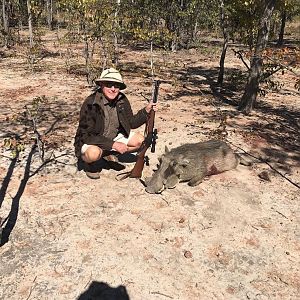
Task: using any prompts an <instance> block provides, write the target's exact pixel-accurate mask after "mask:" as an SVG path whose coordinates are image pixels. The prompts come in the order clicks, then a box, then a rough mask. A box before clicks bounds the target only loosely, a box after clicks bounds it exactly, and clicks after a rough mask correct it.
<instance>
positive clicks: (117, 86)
mask: <svg viewBox="0 0 300 300" xmlns="http://www.w3.org/2000/svg"><path fill="white" fill-rule="evenodd" d="M103 85H104V86H105V87H107V88H112V87H114V88H115V89H120V88H121V86H122V85H121V84H120V83H117V82H113V81H111V82H110V81H106V82H103Z"/></svg>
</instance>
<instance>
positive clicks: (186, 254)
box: [183, 251, 193, 258]
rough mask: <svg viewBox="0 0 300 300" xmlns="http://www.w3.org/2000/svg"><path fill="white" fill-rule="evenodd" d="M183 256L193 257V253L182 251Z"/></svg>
mask: <svg viewBox="0 0 300 300" xmlns="http://www.w3.org/2000/svg"><path fill="white" fill-rule="evenodd" d="M183 255H184V257H185V258H192V257H193V254H192V252H191V251H184V254H183Z"/></svg>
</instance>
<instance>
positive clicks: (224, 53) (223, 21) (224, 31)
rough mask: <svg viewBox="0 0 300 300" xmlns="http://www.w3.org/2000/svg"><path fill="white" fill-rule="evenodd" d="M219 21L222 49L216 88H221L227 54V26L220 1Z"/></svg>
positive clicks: (222, 4) (221, 0)
mask: <svg viewBox="0 0 300 300" xmlns="http://www.w3.org/2000/svg"><path fill="white" fill-rule="evenodd" d="M219 2H220V17H221V18H220V19H221V27H222V31H223V38H224V41H223V48H222V54H221V57H220V70H219V76H218V82H217V85H218V86H222V84H223V80H224V70H225V67H224V64H225V57H226V52H227V47H228V41H229V35H228V31H227V24H226V20H225V11H224V1H223V0H220V1H219Z"/></svg>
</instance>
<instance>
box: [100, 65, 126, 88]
mask: <svg viewBox="0 0 300 300" xmlns="http://www.w3.org/2000/svg"><path fill="white" fill-rule="evenodd" d="M107 81H109V82H117V83H119V85H120V89H121V90H124V89H126V84H125V83H124V82H123V79H122V76H121V74H120V72H119V71H117V70H116V69H114V68H109V69H105V70H104V71H103V72H102V73H101V75H100V78H97V79H96V80H95V82H96V84H99V83H100V82H107Z"/></svg>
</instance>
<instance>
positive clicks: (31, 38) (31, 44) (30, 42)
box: [27, 0, 33, 48]
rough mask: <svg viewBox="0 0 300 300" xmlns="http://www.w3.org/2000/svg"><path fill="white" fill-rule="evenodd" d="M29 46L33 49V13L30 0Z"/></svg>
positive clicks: (28, 8)
mask: <svg viewBox="0 0 300 300" xmlns="http://www.w3.org/2000/svg"><path fill="white" fill-rule="evenodd" d="M27 11H28V33H29V45H30V48H32V47H33V30H32V12H31V4H30V0H27Z"/></svg>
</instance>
